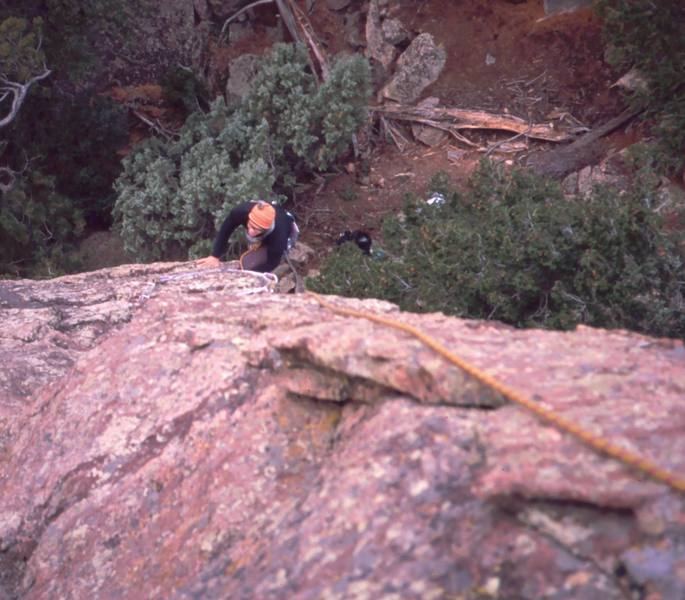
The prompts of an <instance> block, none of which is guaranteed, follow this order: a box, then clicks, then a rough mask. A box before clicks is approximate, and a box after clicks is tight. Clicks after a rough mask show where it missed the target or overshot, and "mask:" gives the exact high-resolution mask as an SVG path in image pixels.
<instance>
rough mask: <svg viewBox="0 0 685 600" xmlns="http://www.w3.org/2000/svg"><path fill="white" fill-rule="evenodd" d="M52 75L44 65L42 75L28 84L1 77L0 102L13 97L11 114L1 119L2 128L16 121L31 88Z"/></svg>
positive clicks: (30, 80) (0, 125)
mask: <svg viewBox="0 0 685 600" xmlns="http://www.w3.org/2000/svg"><path fill="white" fill-rule="evenodd" d="M50 73H52V71H50V69H48V68H47V67H45V65H43V72H42V73H41V74H40V75H36V76H35V77H33V78H32V79H29V80H28V81H27V82H26V83H18V82H16V81H10V80H9V79H7V76H5V75H2V76H0V102H2V101H3V100H5V98H7V97H8V96H9V95H11V96H12V107H11V108H10V111H9V113H7V115H5V116H4V117H3V118H2V119H0V127H5V126H6V125H9V124H10V123H11V122H12V121H13V120H14V119H15V117H16V116H17V114H18V113H19V109H20V108H21V105H22V104H23V103H24V100H25V99H26V94H27V93H28V91H29V88H30V87H31V86H32V85H33V84H34V83H36V82H37V81H40V80H41V79H45V78H46V77H47V76H48V75H50Z"/></svg>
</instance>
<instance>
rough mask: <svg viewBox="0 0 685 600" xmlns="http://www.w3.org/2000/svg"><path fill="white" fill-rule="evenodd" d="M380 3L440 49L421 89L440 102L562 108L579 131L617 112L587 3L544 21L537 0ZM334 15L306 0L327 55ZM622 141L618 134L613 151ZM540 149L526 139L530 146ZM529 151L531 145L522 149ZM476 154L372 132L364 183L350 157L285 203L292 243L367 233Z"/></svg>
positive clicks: (545, 116)
mask: <svg viewBox="0 0 685 600" xmlns="http://www.w3.org/2000/svg"><path fill="white" fill-rule="evenodd" d="M355 4H356V3H353V4H352V6H354V5H355ZM390 4H391V6H393V7H395V8H394V10H393V11H391V13H390V15H389V16H392V17H396V18H399V19H400V20H401V21H402V22H403V23H404V24H405V26H406V27H407V28H408V29H409V30H410V31H411V32H412V33H414V34H418V33H421V32H428V33H430V34H432V35H433V37H434V38H435V40H436V42H437V43H439V44H442V45H443V47H444V48H445V50H446V51H447V61H446V65H445V68H444V69H443V71H442V74H441V75H440V78H439V79H438V80H437V81H436V82H435V83H434V84H433V85H432V86H430V87H429V88H428V89H427V90H425V92H424V93H423V95H422V97H424V98H425V97H428V96H434V97H437V98H439V100H440V105H441V106H446V107H456V108H468V109H480V110H485V111H489V112H494V113H510V114H513V115H516V116H519V117H521V118H524V119H526V120H530V121H533V122H538V123H544V122H547V121H548V120H549V119H550V118H551V116H552V115H554V113H557V114H560V113H567V114H569V115H570V116H571V117H573V118H574V119H576V120H577V121H579V122H580V123H582V124H583V125H585V126H588V127H593V126H596V125H599V124H601V123H603V122H605V121H607V120H608V119H609V118H611V117H613V116H615V115H616V114H618V113H619V112H620V110H621V108H622V103H621V100H620V97H619V93H618V91H617V90H616V89H615V88H611V84H612V83H613V82H614V81H615V79H616V76H615V75H614V74H613V73H612V72H611V69H610V67H609V66H608V65H607V64H606V63H605V62H604V60H603V52H604V50H603V45H602V37H601V24H600V22H599V20H598V19H597V18H596V17H595V16H594V14H593V13H592V11H591V10H589V9H582V10H578V11H576V12H573V13H565V14H561V15H557V16H553V17H547V18H545V14H544V9H543V2H542V0H528V1H524V2H520V3H512V2H510V1H507V0H459V1H455V0H422V1H420V0H411V1H401V2H392V3H390ZM343 18H344V13H335V12H333V11H330V10H329V9H328V7H327V6H326V3H325V2H324V1H323V0H316V1H315V3H314V6H313V9H312V12H311V13H310V19H311V22H312V25H313V27H314V29H315V31H316V32H317V34H318V36H319V38H320V39H321V41H322V42H323V43H324V45H325V47H326V49H327V51H328V52H329V53H331V54H334V53H336V52H338V51H341V50H344V49H345V42H344V39H343ZM488 57H489V59H488V60H487V62H486V58H488ZM493 58H494V62H493V60H492V59H493ZM408 137H411V136H410V135H408ZM468 137H469V138H470V139H471V140H472V141H475V142H477V143H478V144H479V145H483V144H484V143H485V142H487V141H490V142H495V141H499V140H503V139H506V138H508V137H511V134H507V133H506V132H494V131H487V132H478V131H475V132H471V133H469V135H468ZM631 138H632V136H630V135H628V136H626V135H624V134H622V133H621V132H619V133H618V134H617V135H616V136H615V137H614V140H615V145H616V147H617V148H620V147H621V146H623V145H625V144H626V143H628V142H629V141H630V139H631ZM544 145H546V146H547V147H549V148H550V149H551V148H552V147H553V144H551V143H549V144H544ZM541 147H544V146H543V145H542V144H541V143H539V142H537V143H535V149H540V148H541ZM533 149H534V148H533V144H532V143H531V146H530V148H529V150H533ZM448 152H449V155H448ZM525 154H526V151H525V150H524V152H520V153H518V154H508V155H504V154H497V153H493V154H492V155H491V156H492V157H493V158H495V159H499V160H507V161H510V162H511V163H514V162H517V161H520V160H521V159H522V158H523V157H524V156H525ZM455 156H457V158H455ZM481 157H482V153H481V152H478V151H477V150H473V149H471V148H469V147H468V146H466V145H464V144H461V143H460V142H457V141H456V140H449V141H446V142H444V143H443V144H442V145H440V146H437V147H433V148H430V147H428V146H425V145H423V144H420V143H416V144H414V145H413V146H411V147H410V148H408V149H406V150H405V152H400V151H399V149H398V148H397V147H396V146H395V145H394V144H392V143H390V142H387V141H385V140H381V139H379V138H376V139H374V140H373V143H372V152H371V161H370V169H371V173H370V177H369V178H368V180H366V179H364V178H363V177H360V176H359V171H360V169H359V165H357V164H354V162H350V163H349V164H348V165H347V166H346V168H343V169H341V170H340V172H339V173H336V174H333V175H331V176H330V177H327V178H326V183H325V185H324V186H323V187H321V186H320V185H317V186H315V187H313V188H312V189H310V190H308V191H307V192H305V193H304V194H302V196H301V197H300V198H296V199H295V202H294V205H293V209H294V211H295V212H296V214H297V215H298V217H299V218H300V220H301V221H302V223H303V225H304V227H303V234H302V240H303V241H304V242H305V243H308V244H309V245H311V246H313V247H314V248H315V249H316V250H317V255H318V256H322V255H323V254H324V253H325V252H326V251H327V250H328V249H329V248H331V247H332V246H333V245H334V242H335V240H336V239H337V237H338V235H339V234H340V233H341V232H342V231H344V230H346V229H350V230H353V229H364V230H366V231H368V232H369V233H370V234H371V235H372V237H374V236H377V234H378V229H379V225H380V223H381V221H382V218H383V216H384V215H386V214H388V213H390V212H395V211H397V210H398V209H399V208H400V207H401V206H402V203H403V201H404V197H405V194H406V193H408V192H411V193H417V194H425V190H426V186H427V183H428V182H429V180H430V178H431V177H432V176H433V175H434V174H435V173H436V172H438V171H443V172H446V173H447V174H448V175H449V176H450V178H451V179H452V180H453V181H454V183H455V185H457V186H460V185H461V184H463V182H464V181H465V180H466V179H467V177H468V175H469V174H470V173H471V172H472V171H473V169H474V168H475V167H476V166H477V164H478V161H479V160H480V158H481Z"/></svg>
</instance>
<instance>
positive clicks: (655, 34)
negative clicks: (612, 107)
mask: <svg viewBox="0 0 685 600" xmlns="http://www.w3.org/2000/svg"><path fill="white" fill-rule="evenodd" d="M596 5H597V9H598V12H599V14H600V15H601V16H602V18H603V19H604V22H605V28H604V29H605V38H606V42H607V45H608V52H607V58H608V60H609V62H610V64H612V65H613V66H614V67H615V68H616V69H619V70H621V71H622V72H625V71H627V70H628V69H630V68H633V67H634V68H636V69H637V70H638V71H639V73H640V74H641V76H642V77H644V78H645V80H646V83H647V87H646V89H636V90H633V91H631V92H629V99H630V101H631V102H632V103H633V104H635V105H646V106H647V110H646V112H645V116H646V118H648V119H651V120H653V121H654V123H655V126H654V134H655V135H656V139H657V147H656V153H655V159H656V163H657V166H658V167H659V168H660V169H661V170H663V171H666V172H676V171H678V170H679V169H681V168H682V167H683V164H684V163H685V35H684V34H683V32H684V31H685V5H684V4H683V3H682V1H681V0H662V1H661V2H652V1H651V0H597V2H596Z"/></svg>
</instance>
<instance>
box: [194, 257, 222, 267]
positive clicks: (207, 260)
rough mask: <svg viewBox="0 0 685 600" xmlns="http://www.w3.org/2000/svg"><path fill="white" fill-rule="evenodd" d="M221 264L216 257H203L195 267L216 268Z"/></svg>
mask: <svg viewBox="0 0 685 600" xmlns="http://www.w3.org/2000/svg"><path fill="white" fill-rule="evenodd" d="M220 264H221V261H220V260H219V259H218V258H217V257H216V256H205V257H204V258H201V259H200V260H198V261H197V266H198V267H200V268H201V269H212V268H216V267H218V266H219V265H220Z"/></svg>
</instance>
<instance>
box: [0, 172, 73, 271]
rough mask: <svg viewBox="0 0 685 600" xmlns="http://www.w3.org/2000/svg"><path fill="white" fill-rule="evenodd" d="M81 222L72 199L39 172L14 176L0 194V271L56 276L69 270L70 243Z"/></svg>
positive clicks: (50, 178) (50, 179)
mask: <svg viewBox="0 0 685 600" xmlns="http://www.w3.org/2000/svg"><path fill="white" fill-rule="evenodd" d="M83 227H84V221H83V218H82V215H81V213H80V211H79V210H78V208H76V207H75V206H74V204H73V202H72V201H71V200H70V199H69V198H66V197H65V196H62V195H60V194H59V193H57V192H56V191H55V181H54V178H52V177H48V176H45V175H43V174H42V173H40V172H39V171H36V170H34V171H31V172H30V173H28V174H26V175H23V176H22V175H17V179H16V181H15V182H14V185H13V186H12V187H11V189H9V190H8V191H6V192H4V193H2V195H0V273H5V274H11V275H14V276H33V277H40V276H46V277H47V276H53V277H54V276H56V275H60V274H62V273H64V272H65V271H66V270H68V269H69V266H70V265H69V264H68V260H69V259H68V257H69V254H70V252H71V250H73V246H72V244H73V242H74V241H75V240H76V239H77V238H78V236H79V235H80V234H81V232H82V231H83Z"/></svg>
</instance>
